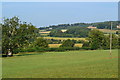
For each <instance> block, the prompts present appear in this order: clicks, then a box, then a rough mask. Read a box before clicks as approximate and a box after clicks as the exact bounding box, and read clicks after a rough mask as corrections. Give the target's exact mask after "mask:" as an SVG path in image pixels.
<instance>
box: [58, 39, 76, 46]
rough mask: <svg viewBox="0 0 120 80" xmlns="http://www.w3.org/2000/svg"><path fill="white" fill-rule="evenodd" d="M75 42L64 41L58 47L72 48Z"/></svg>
mask: <svg viewBox="0 0 120 80" xmlns="http://www.w3.org/2000/svg"><path fill="white" fill-rule="evenodd" d="M74 45H75V42H74V41H73V40H70V39H67V40H65V41H64V42H63V43H62V45H61V46H60V47H74Z"/></svg>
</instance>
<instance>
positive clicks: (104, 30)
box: [98, 29, 117, 33]
mask: <svg viewBox="0 0 120 80" xmlns="http://www.w3.org/2000/svg"><path fill="white" fill-rule="evenodd" d="M98 30H100V31H102V32H104V33H116V31H117V30H109V29H98Z"/></svg>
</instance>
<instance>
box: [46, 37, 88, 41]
mask: <svg viewBox="0 0 120 80" xmlns="http://www.w3.org/2000/svg"><path fill="white" fill-rule="evenodd" d="M44 38H45V39H55V40H67V39H70V40H73V39H74V40H77V41H78V40H84V41H87V40H86V39H85V38H61V37H44Z"/></svg>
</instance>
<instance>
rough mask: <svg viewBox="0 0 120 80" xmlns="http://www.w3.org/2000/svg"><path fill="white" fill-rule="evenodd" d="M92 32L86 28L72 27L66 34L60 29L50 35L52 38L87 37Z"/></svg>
mask: <svg viewBox="0 0 120 80" xmlns="http://www.w3.org/2000/svg"><path fill="white" fill-rule="evenodd" d="M89 31H90V30H89V29H88V28H84V27H71V28H69V29H68V30H67V31H66V32H62V31H61V30H60V29H55V30H52V31H51V32H50V34H49V36H51V37H87V36H88V32H89Z"/></svg>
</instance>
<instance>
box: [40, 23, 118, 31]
mask: <svg viewBox="0 0 120 80" xmlns="http://www.w3.org/2000/svg"><path fill="white" fill-rule="evenodd" d="M111 22H113V29H115V30H116V29H117V27H116V26H117V25H119V22H118V21H105V22H96V23H74V24H58V25H51V26H47V27H40V28H39V29H40V30H47V31H50V30H51V29H69V28H71V27H76V26H77V27H88V26H95V27H97V28H98V29H110V26H111Z"/></svg>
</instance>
